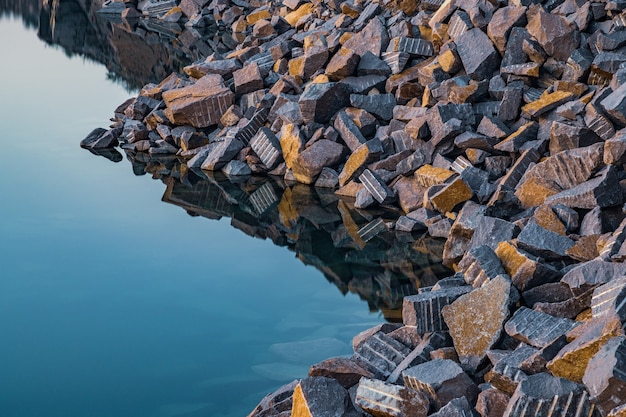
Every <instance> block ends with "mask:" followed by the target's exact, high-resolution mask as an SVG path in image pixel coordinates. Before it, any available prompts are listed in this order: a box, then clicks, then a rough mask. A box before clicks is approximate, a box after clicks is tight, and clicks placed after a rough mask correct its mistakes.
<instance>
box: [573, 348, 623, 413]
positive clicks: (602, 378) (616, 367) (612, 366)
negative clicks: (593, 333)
mask: <svg viewBox="0 0 626 417" xmlns="http://www.w3.org/2000/svg"><path fill="white" fill-rule="evenodd" d="M625 357H626V337H623V336H620V337H614V338H611V339H609V340H608V341H607V342H606V343H605V344H604V346H603V347H602V348H600V350H599V351H598V353H596V354H595V355H594V356H593V357H592V358H591V360H590V361H589V364H588V365H587V369H586V371H585V375H584V377H583V383H584V384H585V386H586V387H587V390H589V394H590V395H591V401H593V403H594V404H595V405H596V407H597V408H598V409H599V411H600V412H601V413H603V414H605V415H606V414H609V412H610V411H611V410H612V409H613V408H615V407H616V406H618V405H622V403H623V401H624V400H623V399H624V395H625V393H626V378H625V377H624V375H626V370H625V368H626V366H625V362H624V358H625Z"/></svg>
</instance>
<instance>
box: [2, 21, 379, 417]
mask: <svg viewBox="0 0 626 417" xmlns="http://www.w3.org/2000/svg"><path fill="white" fill-rule="evenodd" d="M0 39H2V41H0V56H1V57H2V61H1V62H2V64H1V65H0V80H1V81H0V87H1V89H0V91H1V93H0V127H1V128H2V133H0V167H1V168H2V170H3V175H1V176H0V191H1V193H2V194H1V195H2V196H1V197H0V201H1V204H0V214H1V216H0V265H1V266H0V416H2V417H34V416H37V417H40V416H47V417H53V416H62V417H74V416H75V417H86V416H93V417H100V416H102V417H105V416H107V417H124V416H129V417H130V416H133V417H138V416H155V417H161V416H187V417H192V416H194V417H195V416H245V415H247V413H248V412H249V411H250V410H251V409H252V408H253V407H254V405H255V404H256V403H257V402H258V401H259V400H260V399H261V398H262V397H263V396H264V395H265V394H266V393H267V392H269V391H271V390H272V389H274V388H276V387H278V386H279V385H281V384H282V383H284V382H287V381H289V380H291V379H294V378H297V377H303V376H305V375H306V371H307V369H308V366H309V365H310V364H311V363H314V362H316V361H319V360H322V359H325V358H327V357H330V356H337V355H344V354H350V353H351V348H350V340H351V338H352V336H353V335H354V334H356V333H357V332H358V331H361V330H363V329H365V328H367V327H370V326H373V325H375V324H377V323H379V322H381V321H382V320H383V318H382V316H380V315H379V314H377V313H376V314H372V313H369V310H368V307H367V304H366V303H365V302H363V301H361V300H359V299H358V298H357V297H356V296H354V295H347V296H343V295H341V294H340V292H339V291H338V290H337V288H336V287H334V286H333V285H331V284H329V283H328V282H327V281H326V280H325V279H324V278H323V276H322V275H321V273H320V272H319V271H318V270H316V269H314V268H312V267H306V266H304V265H303V264H302V263H301V262H300V261H299V260H297V259H296V258H295V257H294V255H293V253H291V252H289V251H287V250H285V249H283V248H280V247H276V246H274V245H273V244H272V243H271V242H270V241H262V240H258V239H252V238H250V237H248V236H246V235H244V234H243V233H241V232H240V231H237V230H235V229H233V228H231V226H230V225H229V223H228V221H227V220H222V221H208V220H206V219H204V218H201V217H196V218H194V217H190V216H187V215H186V214H185V213H184V212H183V211H182V210H181V209H180V208H178V207H176V206H173V205H169V204H163V203H161V202H160V199H161V196H162V194H163V185H162V183H161V182H159V181H154V180H152V179H150V178H149V176H143V177H135V176H133V175H132V173H131V171H130V169H129V165H128V163H127V162H122V163H119V164H114V163H112V162H110V161H108V160H106V159H104V158H99V157H96V156H93V155H91V154H90V153H89V152H87V151H85V150H82V149H80V148H79V147H78V142H79V141H80V139H82V138H83V137H84V136H85V135H86V134H87V133H89V132H90V131H91V130H92V129H93V128H94V127H97V126H103V127H104V126H106V125H107V123H108V117H110V115H111V114H112V111H113V109H114V108H115V107H117V105H119V104H120V103H121V102H123V101H124V100H125V99H126V98H128V96H129V93H127V92H126V91H125V90H124V89H123V88H122V87H120V86H119V85H116V84H113V83H112V82H110V81H108V78H107V73H106V70H105V69H104V68H103V67H102V66H100V65H98V64H94V63H91V62H88V61H85V60H84V59H82V58H77V57H74V58H68V57H67V56H66V55H65V54H64V53H63V51H61V50H60V49H56V48H54V47H50V46H46V45H45V44H44V43H42V42H41V41H40V40H39V39H38V38H37V35H36V31H35V29H34V28H29V29H26V28H25V27H24V26H23V24H22V23H21V21H18V20H14V19H12V18H9V17H6V16H5V17H1V18H0Z"/></svg>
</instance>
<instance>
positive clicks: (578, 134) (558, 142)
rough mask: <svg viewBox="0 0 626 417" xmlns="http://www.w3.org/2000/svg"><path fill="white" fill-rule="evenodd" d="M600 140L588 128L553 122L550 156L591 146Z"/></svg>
mask: <svg viewBox="0 0 626 417" xmlns="http://www.w3.org/2000/svg"><path fill="white" fill-rule="evenodd" d="M600 140H601V139H600V137H599V136H598V135H596V134H595V132H593V131H592V130H591V129H589V128H587V127H584V126H573V125H571V124H566V123H562V122H553V123H552V127H551V128H550V154H551V155H554V154H556V153H558V152H561V151H565V150H568V149H576V148H580V147H585V146H590V145H593V144H594V143H596V142H600ZM605 147H606V146H605Z"/></svg>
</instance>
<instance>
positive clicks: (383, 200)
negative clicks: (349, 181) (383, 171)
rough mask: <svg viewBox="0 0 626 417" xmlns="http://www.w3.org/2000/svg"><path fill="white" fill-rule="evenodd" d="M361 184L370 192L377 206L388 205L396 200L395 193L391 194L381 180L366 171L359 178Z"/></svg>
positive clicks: (391, 191)
mask: <svg viewBox="0 0 626 417" xmlns="http://www.w3.org/2000/svg"><path fill="white" fill-rule="evenodd" d="M359 181H360V182H361V184H363V185H365V188H366V189H367V190H368V191H369V192H370V194H371V195H372V196H373V197H374V199H375V200H376V201H378V203H379V204H389V203H391V202H392V201H394V200H395V199H396V193H394V192H393V190H391V189H390V188H389V187H387V184H385V183H384V182H383V180H382V179H381V178H380V177H379V176H378V175H376V174H375V173H374V172H372V171H370V170H369V169H366V170H365V171H363V173H362V174H361V175H360V176H359Z"/></svg>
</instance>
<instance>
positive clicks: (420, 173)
mask: <svg viewBox="0 0 626 417" xmlns="http://www.w3.org/2000/svg"><path fill="white" fill-rule="evenodd" d="M413 175H414V176H415V179H416V180H417V181H418V183H419V184H420V185H421V186H423V187H432V186H433V185H440V184H444V183H445V182H446V181H448V180H449V179H450V178H452V177H453V176H454V172H453V171H450V170H449V169H445V168H439V167H434V166H432V165H430V164H425V165H423V166H421V167H420V168H418V169H417V170H416V171H415V173H414V174H413Z"/></svg>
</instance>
